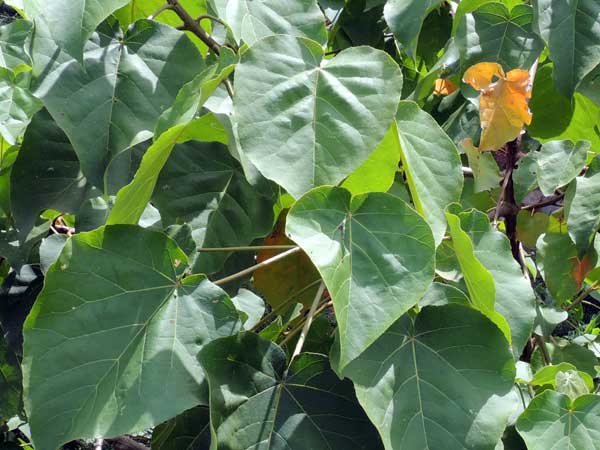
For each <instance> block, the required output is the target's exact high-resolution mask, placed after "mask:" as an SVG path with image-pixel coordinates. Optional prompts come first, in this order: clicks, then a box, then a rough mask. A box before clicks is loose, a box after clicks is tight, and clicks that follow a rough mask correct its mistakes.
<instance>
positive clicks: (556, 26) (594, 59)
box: [533, 0, 600, 97]
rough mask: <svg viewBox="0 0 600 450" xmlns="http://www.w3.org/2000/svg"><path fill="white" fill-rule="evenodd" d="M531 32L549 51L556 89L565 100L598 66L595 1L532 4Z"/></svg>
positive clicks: (537, 0) (597, 7) (552, 0)
mask: <svg viewBox="0 0 600 450" xmlns="http://www.w3.org/2000/svg"><path fill="white" fill-rule="evenodd" d="M533 10H534V13H535V25H534V26H535V28H536V31H537V33H538V34H539V35H540V36H541V37H542V38H543V39H544V41H545V42H546V44H547V45H548V50H549V51H550V58H551V59H552V61H553V62H554V66H555V67H556V70H555V71H554V79H555V80H556V87H557V88H558V90H559V91H560V92H561V93H562V94H563V95H565V96H567V97H571V96H572V95H573V91H575V89H576V88H577V86H578V85H579V84H580V83H581V81H582V80H583V79H584V78H585V76H586V75H588V74H589V73H590V72H591V71H592V70H593V69H594V68H595V67H596V66H598V65H599V64H600V22H599V21H598V15H599V14H600V4H598V2H597V1H595V0H575V1H571V2H565V1H561V0H534V1H533Z"/></svg>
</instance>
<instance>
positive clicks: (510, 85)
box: [463, 62, 531, 151]
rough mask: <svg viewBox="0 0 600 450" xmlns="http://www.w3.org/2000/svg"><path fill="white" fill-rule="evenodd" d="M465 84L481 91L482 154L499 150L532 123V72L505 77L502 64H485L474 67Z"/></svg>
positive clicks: (480, 147)
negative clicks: (530, 75)
mask: <svg viewBox="0 0 600 450" xmlns="http://www.w3.org/2000/svg"><path fill="white" fill-rule="evenodd" d="M463 81H464V82H465V83H467V84H469V85H471V86H472V87H473V88H475V89H477V90H478V91H480V92H481V98H480V100H479V109H480V117H481V130H482V134H481V143H480V144H479V149H480V150H481V151H486V150H497V149H499V148H500V147H502V146H503V145H504V144H506V143H507V142H510V141H512V140H513V139H516V138H517V137H518V136H519V135H520V134H521V130H522V129H523V125H524V124H526V125H529V124H530V123H531V112H530V111H529V99H530V98H531V86H530V82H529V72H528V71H526V70H522V69H515V70H511V71H510V72H508V73H507V74H505V73H504V70H503V69H502V66H501V65H500V64H498V63H491V62H483V63H479V64H475V65H474V66H472V67H470V68H469V69H468V70H467V71H466V72H465V74H464V77H463Z"/></svg>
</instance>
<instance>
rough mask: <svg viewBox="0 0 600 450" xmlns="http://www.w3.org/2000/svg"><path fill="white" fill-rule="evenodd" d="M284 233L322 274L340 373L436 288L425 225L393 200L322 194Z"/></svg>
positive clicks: (298, 211)
mask: <svg viewBox="0 0 600 450" xmlns="http://www.w3.org/2000/svg"><path fill="white" fill-rule="evenodd" d="M286 230H287V233H288V235H289V236H290V238H291V239H292V240H293V241H295V242H296V243H297V244H298V245H300V247H302V249H303V250H304V251H305V252H306V253H307V254H308V256H309V257H310V259H311V260H312V262H313V264H314V265H315V266H316V267H317V269H319V272H320V273H321V276H322V277H323V280H324V281H325V284H326V286H327V289H328V291H329V294H330V295H331V298H332V299H333V304H334V308H335V312H336V319H337V322H338V326H339V331H340V333H339V334H340V355H339V364H338V367H337V368H336V371H338V373H342V372H343V369H344V367H345V366H346V365H347V364H348V363H349V362H350V361H352V360H353V359H355V358H356V357H357V356H359V355H360V354H361V353H362V352H363V351H364V350H365V349H366V348H367V347H368V346H369V345H370V344H372V343H373V342H374V341H375V340H376V339H377V338H378V337H379V336H381V334H382V333H383V332H384V331H385V330H386V329H387V328H388V327H389V326H390V325H391V324H392V323H394V322H395V321H396V320H397V319H398V318H399V317H400V316H401V315H402V314H404V313H405V312H406V311H407V310H408V309H410V308H411V307H412V306H414V305H415V304H416V303H417V301H418V300H419V299H420V298H421V297H422V296H423V294H424V293H425V291H426V290H427V288H428V287H429V285H430V284H431V282H432V280H433V274H434V267H433V265H434V253H435V250H434V249H435V244H434V241H433V237H432V234H431V230H430V228H429V226H428V225H427V223H426V222H425V221H424V220H423V219H422V218H421V217H420V216H419V215H418V214H417V213H416V212H415V211H414V210H413V209H412V208H410V206H408V205H407V204H406V203H405V202H404V201H402V200H400V199H399V198H397V197H395V196H393V195H390V194H381V193H373V194H364V195H358V196H355V197H351V195H350V193H349V192H348V191H346V190H345V189H342V188H332V187H322V188H318V189H315V190H313V191H311V192H309V193H308V194H306V195H305V196H304V197H303V198H302V199H301V200H299V201H298V202H297V203H296V204H295V205H294V206H293V207H292V209H291V210H290V213H289V215H288V219H287V227H286Z"/></svg>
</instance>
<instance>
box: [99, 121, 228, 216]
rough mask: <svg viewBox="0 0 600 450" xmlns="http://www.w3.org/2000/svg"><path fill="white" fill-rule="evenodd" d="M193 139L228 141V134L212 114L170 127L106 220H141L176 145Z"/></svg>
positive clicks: (118, 195)
mask: <svg viewBox="0 0 600 450" xmlns="http://www.w3.org/2000/svg"><path fill="white" fill-rule="evenodd" d="M191 140H199V141H218V142H227V135H226V134H225V132H224V131H223V129H222V127H221V126H220V124H219V122H218V121H217V120H216V119H215V117H214V116H213V115H212V114H206V115H204V116H202V117H200V118H198V119H196V120H194V121H192V122H190V123H182V124H180V125H176V126H174V127H173V128H169V130H167V131H166V132H165V133H163V134H161V135H160V137H159V138H158V139H157V140H156V141H154V143H153V144H152V145H151V146H150V148H148V151H147V152H146V153H145V154H144V157H143V158H142V162H141V164H140V167H139V169H138V170H137V172H136V173H135V176H134V178H133V180H132V181H131V182H130V183H129V184H128V185H127V186H125V187H123V188H122V189H121V190H120V191H119V193H118V194H117V199H116V201H115V206H114V207H113V209H112V210H111V212H110V215H109V216H108V220H107V222H106V223H107V224H109V225H113V224H118V223H121V224H131V225H133V224H136V223H138V222H139V220H140V217H142V214H143V212H144V210H145V209H146V205H147V204H148V202H149V201H150V199H151V197H152V193H153V192H154V188H155V186H156V182H157V180H158V176H159V174H160V171H161V170H162V168H163V167H164V165H165V164H166V162H167V160H168V159H169V156H170V155H171V152H172V151H173V148H174V147H175V145H176V144H181V143H184V142H187V141H191Z"/></svg>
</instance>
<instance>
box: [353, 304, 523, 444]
mask: <svg viewBox="0 0 600 450" xmlns="http://www.w3.org/2000/svg"><path fill="white" fill-rule="evenodd" d="M465 354H468V357H465ZM346 373H347V375H348V376H349V377H350V378H351V379H352V381H353V382H354V385H355V387H356V394H357V397H358V399H359V401H360V403H361V404H362V406H363V407H364V408H365V411H366V412H367V414H368V415H369V417H370V419H371V421H372V422H373V423H374V424H376V426H377V428H378V430H379V433H380V434H381V436H382V438H383V442H384V444H385V447H386V449H388V450H395V449H405V448H406V449H424V448H430V449H441V448H452V449H466V448H470V449H492V448H493V447H494V445H495V444H496V442H498V440H499V439H500V437H501V435H502V432H503V430H504V427H505V426H506V422H507V420H508V416H509V415H510V413H511V412H512V410H513V402H512V400H511V387H512V383H513V380H514V377H515V366H514V361H513V358H512V355H511V353H510V350H509V348H508V343H507V342H506V339H505V338H504V336H503V335H502V333H501V332H500V330H499V329H498V328H497V327H496V326H495V325H494V324H493V323H491V322H490V321H489V320H488V319H487V318H486V317H484V316H483V315H482V314H481V313H480V312H478V311H476V310H474V309H472V308H469V307H466V306H461V305H446V306H439V307H432V306H429V307H426V308H424V309H423V310H422V311H421V312H420V313H419V315H418V316H417V317H416V319H414V318H412V317H411V316H410V315H408V314H407V315H405V316H403V317H402V318H401V319H400V320H398V321H397V322H396V323H395V324H394V325H392V327H391V328H390V329H389V330H387V331H386V333H385V334H384V335H383V336H381V337H380V338H379V339H378V340H377V341H375V343H373V344H372V345H371V346H370V347H369V349H368V350H367V351H366V352H365V353H364V354H363V355H361V356H360V357H359V358H358V359H357V360H356V361H355V362H353V363H351V364H350V365H349V366H348V369H347V371H346ZM473 430H477V431H476V432H473Z"/></svg>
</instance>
